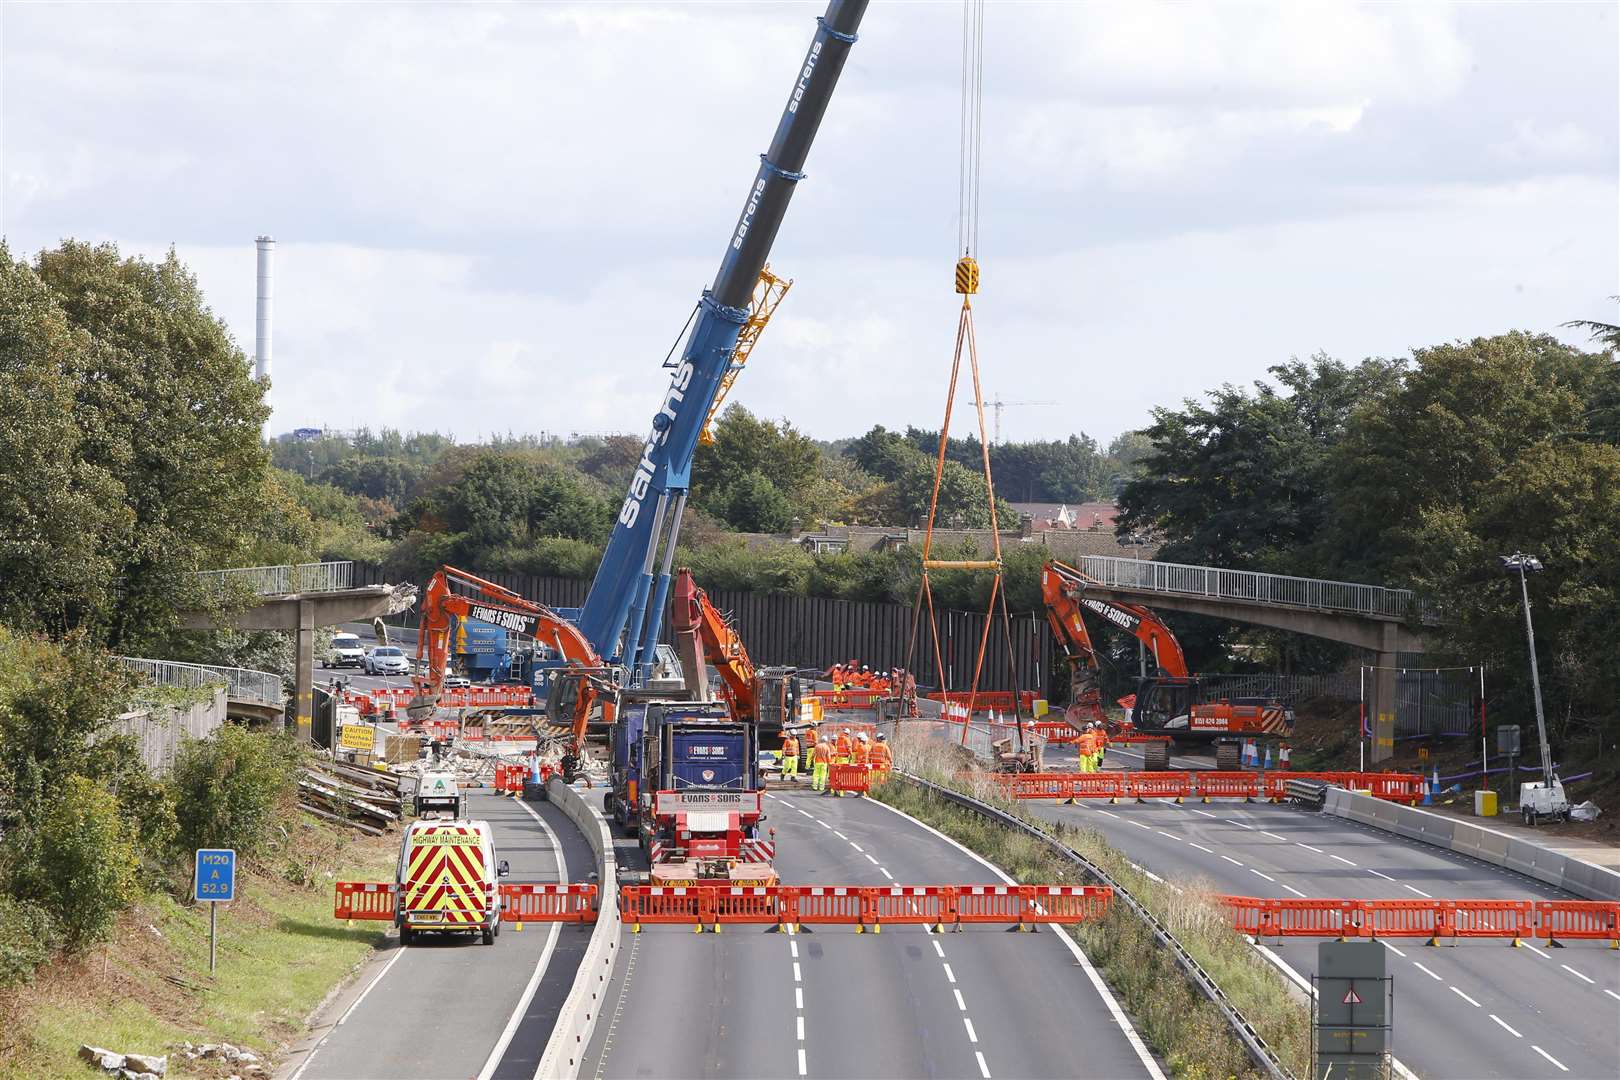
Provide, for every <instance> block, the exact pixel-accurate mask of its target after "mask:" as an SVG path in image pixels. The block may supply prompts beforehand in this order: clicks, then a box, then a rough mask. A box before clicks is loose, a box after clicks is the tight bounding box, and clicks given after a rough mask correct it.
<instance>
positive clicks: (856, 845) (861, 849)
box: [849, 840, 866, 855]
mask: <svg viewBox="0 0 1620 1080" xmlns="http://www.w3.org/2000/svg"><path fill="white" fill-rule="evenodd" d="M849 846H850V847H852V848H854V849H855V850H856V851H859V852H860V853H861V854H862V855H864V854H866V849H865V848H863V847H861V845H859V844H857V843H856V842H855V841H853V840H851V841H850V842H849Z"/></svg>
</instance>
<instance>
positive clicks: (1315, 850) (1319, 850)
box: [1294, 840, 1327, 855]
mask: <svg viewBox="0 0 1620 1080" xmlns="http://www.w3.org/2000/svg"><path fill="white" fill-rule="evenodd" d="M1294 846H1295V847H1302V848H1304V849H1305V850H1306V851H1314V852H1316V853H1317V854H1318V855H1326V854H1327V852H1325V851H1323V850H1322V849H1321V848H1319V847H1311V845H1309V844H1302V843H1300V842H1299V841H1298V840H1295V841H1294Z"/></svg>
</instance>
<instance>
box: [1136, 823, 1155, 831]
mask: <svg viewBox="0 0 1620 1080" xmlns="http://www.w3.org/2000/svg"><path fill="white" fill-rule="evenodd" d="M1131 824H1132V825H1135V826H1136V827H1137V828H1138V829H1147V830H1148V831H1150V832H1151V831H1152V829H1153V826H1151V825H1144V824H1142V823H1141V822H1140V821H1133V822H1131Z"/></svg>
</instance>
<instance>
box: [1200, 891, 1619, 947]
mask: <svg viewBox="0 0 1620 1080" xmlns="http://www.w3.org/2000/svg"><path fill="white" fill-rule="evenodd" d="M1222 900H1223V902H1224V903H1225V904H1226V906H1227V907H1228V909H1230V910H1231V912H1232V928H1233V929H1234V930H1237V931H1238V932H1239V933H1244V934H1250V935H1253V936H1254V937H1257V938H1266V937H1347V938H1392V937H1410V938H1427V939H1429V942H1430V944H1437V943H1439V942H1441V941H1445V940H1452V941H1455V939H1457V938H1511V939H1513V940H1514V941H1515V942H1517V941H1519V940H1520V939H1522V938H1527V937H1540V938H1545V939H1548V940H1556V939H1558V938H1560V937H1563V938H1570V939H1576V938H1583V939H1587V940H1596V941H1608V942H1611V943H1612V944H1614V946H1615V947H1617V948H1620V903H1613V902H1609V901H1587V900H1543V901H1535V900H1272V899H1265V898H1261V897H1254V896H1226V897H1222Z"/></svg>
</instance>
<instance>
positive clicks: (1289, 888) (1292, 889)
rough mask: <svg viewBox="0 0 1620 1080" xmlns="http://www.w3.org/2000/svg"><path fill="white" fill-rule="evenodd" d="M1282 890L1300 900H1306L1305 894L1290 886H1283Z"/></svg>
mask: <svg viewBox="0 0 1620 1080" xmlns="http://www.w3.org/2000/svg"><path fill="white" fill-rule="evenodd" d="M1283 888H1285V889H1287V890H1288V891H1289V892H1291V893H1293V894H1294V895H1295V896H1297V897H1299V898H1300V899H1301V900H1304V899H1306V896H1305V894H1304V893H1302V892H1300V891H1299V890H1298V889H1296V888H1294V887H1293V886H1292V885H1287V884H1284V885H1283Z"/></svg>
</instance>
